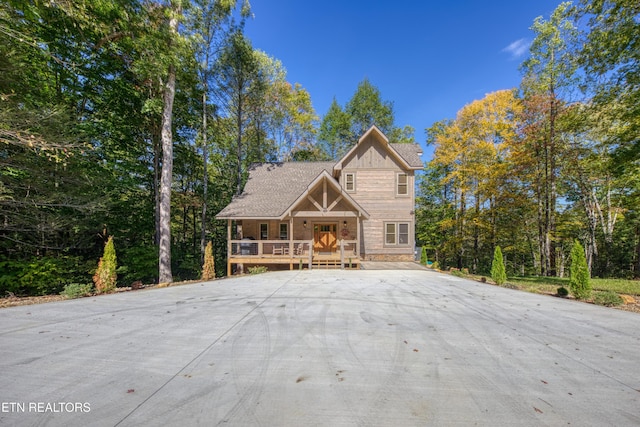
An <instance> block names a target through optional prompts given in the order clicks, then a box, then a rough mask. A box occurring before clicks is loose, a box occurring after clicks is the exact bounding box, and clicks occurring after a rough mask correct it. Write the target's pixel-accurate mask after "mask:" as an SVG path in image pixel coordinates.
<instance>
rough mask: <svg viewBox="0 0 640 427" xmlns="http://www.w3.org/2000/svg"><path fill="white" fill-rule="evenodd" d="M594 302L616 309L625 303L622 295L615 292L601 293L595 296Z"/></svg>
mask: <svg viewBox="0 0 640 427" xmlns="http://www.w3.org/2000/svg"><path fill="white" fill-rule="evenodd" d="M593 302H594V303H595V304H598V305H604V306H606V307H616V306H619V305H622V303H623V302H624V301H622V298H621V297H620V295H618V294H617V293H615V292H613V291H600V292H596V293H595V295H594V296H593Z"/></svg>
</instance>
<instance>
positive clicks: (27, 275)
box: [0, 256, 90, 296]
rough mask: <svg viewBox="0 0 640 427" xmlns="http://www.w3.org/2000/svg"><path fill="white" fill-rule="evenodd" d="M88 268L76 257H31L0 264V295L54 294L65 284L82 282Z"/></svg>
mask: <svg viewBox="0 0 640 427" xmlns="http://www.w3.org/2000/svg"><path fill="white" fill-rule="evenodd" d="M88 271H89V267H88V265H87V264H86V263H85V262H84V261H83V260H82V258H80V257H71V256H66V257H34V258H30V259H28V260H6V259H5V260H2V261H0V295H3V296H4V295H5V294H7V293H12V294H15V295H18V296H36V295H51V294H58V293H60V291H62V289H63V288H64V286H65V285H66V284H69V283H74V282H79V281H86V280H87V279H88V278H89V277H90V275H89V273H88Z"/></svg>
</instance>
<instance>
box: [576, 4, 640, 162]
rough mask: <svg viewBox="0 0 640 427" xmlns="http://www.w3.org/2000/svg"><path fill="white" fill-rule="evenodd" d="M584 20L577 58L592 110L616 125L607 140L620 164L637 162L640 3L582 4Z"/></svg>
mask: <svg viewBox="0 0 640 427" xmlns="http://www.w3.org/2000/svg"><path fill="white" fill-rule="evenodd" d="M575 16H576V17H577V18H586V23H585V27H586V37H585V40H583V41H582V43H580V44H579V50H578V60H579V63H580V65H582V66H583V67H584V70H585V72H586V73H585V74H586V75H587V76H588V78H589V79H590V83H591V84H592V85H591V88H592V94H593V95H594V103H595V106H596V107H598V109H599V110H600V112H601V114H604V115H606V116H608V117H610V121H611V122H612V123H616V125H615V126H614V127H612V128H611V129H610V132H609V138H608V142H609V144H610V145H611V146H612V147H615V149H616V153H615V154H616V156H618V157H619V159H618V161H617V162H616V163H617V164H618V165H622V167H621V168H623V167H624V166H625V165H632V164H633V163H632V162H633V161H634V160H637V159H638V158H640V144H638V143H637V141H638V139H640V73H639V72H638V69H640V5H639V4H638V2H637V1H635V0H582V1H581V2H580V6H579V7H578V8H576V10H575Z"/></svg>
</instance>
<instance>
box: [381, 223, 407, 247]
mask: <svg viewBox="0 0 640 427" xmlns="http://www.w3.org/2000/svg"><path fill="white" fill-rule="evenodd" d="M384 243H385V245H398V246H408V245H409V243H410V242H409V223H408V222H387V223H385V224H384Z"/></svg>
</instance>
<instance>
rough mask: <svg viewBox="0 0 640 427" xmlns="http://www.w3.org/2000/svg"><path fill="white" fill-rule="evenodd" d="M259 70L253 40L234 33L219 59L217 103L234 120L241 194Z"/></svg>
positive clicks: (238, 189)
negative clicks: (249, 124) (248, 127)
mask: <svg viewBox="0 0 640 427" xmlns="http://www.w3.org/2000/svg"><path fill="white" fill-rule="evenodd" d="M258 70H259V68H258V62H257V61H256V56H255V55H254V52H253V48H252V47H251V43H250V42H249V40H247V39H246V38H245V37H244V35H243V34H242V32H241V31H239V30H236V31H234V32H233V33H231V34H230V36H229V37H228V39H227V42H226V44H225V46H224V48H223V50H222V53H221V54H220V57H219V58H218V61H217V62H216V66H215V76H216V83H217V85H216V89H215V93H216V95H217V102H219V103H220V105H221V106H223V111H222V113H223V114H225V115H226V117H229V118H231V119H233V125H234V129H233V130H232V132H233V134H234V137H235V159H234V161H235V166H236V183H235V184H236V194H238V195H239V194H240V193H242V188H243V184H244V177H243V174H244V172H245V171H246V166H247V165H245V160H246V153H247V147H246V146H245V145H244V144H243V139H244V138H245V131H246V128H247V125H248V106H249V104H250V98H251V96H253V95H254V94H255V91H256V89H257V88H261V87H262V83H261V82H260V81H259V79H260V76H259V74H258ZM260 90H262V89H260Z"/></svg>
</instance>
